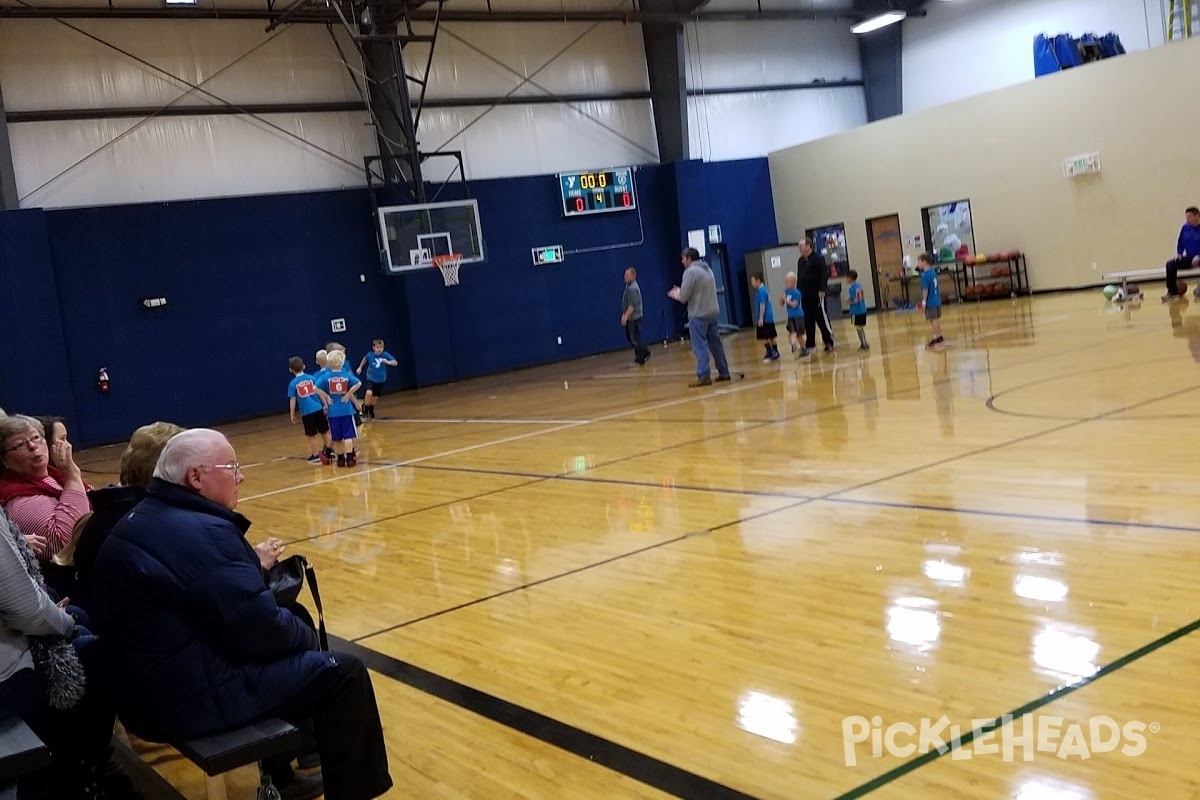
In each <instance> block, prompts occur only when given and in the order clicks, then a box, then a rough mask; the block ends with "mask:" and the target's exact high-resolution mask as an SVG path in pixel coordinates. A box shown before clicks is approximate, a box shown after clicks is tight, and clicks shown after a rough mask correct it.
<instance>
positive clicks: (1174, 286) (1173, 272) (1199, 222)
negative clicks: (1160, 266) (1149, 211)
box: [1162, 206, 1200, 303]
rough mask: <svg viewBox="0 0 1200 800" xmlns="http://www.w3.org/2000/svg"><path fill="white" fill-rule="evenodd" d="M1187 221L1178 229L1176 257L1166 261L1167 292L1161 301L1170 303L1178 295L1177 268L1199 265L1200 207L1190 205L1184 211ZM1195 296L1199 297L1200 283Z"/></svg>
mask: <svg viewBox="0 0 1200 800" xmlns="http://www.w3.org/2000/svg"><path fill="white" fill-rule="evenodd" d="M1184 213H1185V214H1186V215H1187V222H1186V223H1184V226H1183V229H1182V230H1180V231H1179V243H1178V245H1177V246H1176V248H1175V250H1176V252H1177V253H1179V255H1178V257H1176V258H1173V259H1171V260H1170V261H1168V262H1167V293H1166V294H1164V295H1163V298H1162V299H1163V302H1164V303H1170V302H1172V301H1174V300H1176V299H1177V298H1178V297H1179V270H1181V269H1189V268H1192V267H1200V208H1196V206H1191V207H1190V208H1188V210H1187V211H1186V212H1184ZM1195 296H1196V297H1200V285H1197V286H1196V291H1195Z"/></svg>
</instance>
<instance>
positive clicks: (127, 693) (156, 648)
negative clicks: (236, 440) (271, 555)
mask: <svg viewBox="0 0 1200 800" xmlns="http://www.w3.org/2000/svg"><path fill="white" fill-rule="evenodd" d="M236 458H237V456H236V454H235V453H234V450H233V446H232V445H230V443H229V442H228V440H226V439H225V437H224V436H222V435H221V434H220V433H218V432H217V431H213V430H207V429H196V430H189V431H185V432H183V433H180V434H178V435H177V436H175V437H174V438H172V439H171V440H170V441H169V442H168V443H167V445H166V447H165V448H164V449H163V452H162V455H161V456H160V457H159V460H158V465H157V466H156V468H155V471H154V480H152V481H151V483H150V486H149V488H148V490H147V497H146V499H144V500H143V501H142V502H141V503H139V504H138V505H137V506H136V507H135V508H134V510H133V511H132V512H130V513H129V514H128V515H127V516H126V517H125V518H124V519H122V520H121V521H120V522H119V523H118V524H117V526H116V527H115V528H114V529H113V532H112V533H111V534H110V535H109V537H108V541H106V542H105V543H104V546H103V547H102V548H101V550H100V554H99V556H98V557H97V559H96V564H95V571H94V574H93V585H94V589H95V595H94V611H93V617H94V619H95V622H96V630H97V631H98V632H99V633H100V634H101V637H102V641H103V642H104V644H105V647H104V653H105V657H106V658H107V659H108V660H109V663H108V668H109V672H110V674H111V676H112V681H113V684H114V692H115V695H116V700H117V710H118V713H119V714H120V717H121V721H122V722H123V723H124V724H125V726H126V727H127V728H128V729H129V730H130V731H131V732H132V733H134V734H136V735H138V736H140V737H142V738H143V739H148V740H150V741H156V742H167V743H170V742H176V743H179V742H182V741H187V740H191V739H195V738H197V737H202V736H209V735H213V734H218V733H221V732H223V731H228V730H231V729H236V728H240V727H243V726H245V725H247V724H249V723H251V722H254V721H257V720H261V719H267V718H272V717H281V718H283V719H285V720H288V721H289V722H293V723H303V722H305V721H309V720H311V722H312V727H313V733H314V736H315V739H316V744H317V750H318V752H319V753H320V757H321V765H322V770H323V772H324V775H323V778H324V793H325V797H326V798H327V800H370V799H371V798H375V797H379V796H380V795H382V794H383V793H385V792H386V791H387V790H388V789H389V788H391V785H392V780H391V777H390V775H389V774H388V764H387V751H386V750H385V747H384V740H383V729H382V725H381V724H380V721H379V710H378V708H377V706H376V703H375V692H374V689H373V687H372V686H371V678H370V674H369V673H368V672H367V670H366V668H365V667H364V666H363V664H362V662H361V661H359V660H358V659H356V658H354V657H352V656H347V655H343V654H340V653H324V652H320V651H318V650H317V647H318V643H317V637H316V635H315V633H314V632H313V630H312V629H311V628H309V627H308V626H307V625H305V624H303V623H301V622H300V621H299V620H298V619H297V618H296V617H295V616H294V615H293V614H292V613H291V612H289V611H288V610H286V609H284V608H280V607H279V605H278V604H277V603H276V602H275V598H274V596H273V595H272V594H271V592H270V590H269V589H268V588H267V586H266V583H265V582H264V580H263V570H262V564H261V563H260V560H259V557H258V554H257V553H256V552H255V550H254V548H252V547H251V546H250V544H249V542H247V541H246V538H245V533H246V530H247V529H248V528H249V527H250V522H249V520H247V519H246V518H245V517H243V516H242V515H240V514H238V513H237V512H235V511H234V508H235V507H236V506H237V502H238V484H240V483H241V482H242V480H243V479H244V476H243V475H242V473H241V470H240V469H239V466H238V463H237V460H236ZM264 766H265V767H266V768H267V769H268V771H269V772H270V773H271V777H272V779H273V782H274V783H275V785H276V786H277V787H279V788H280V791H281V792H282V793H283V795H284V797H285V798H289V797H313V796H315V795H316V794H319V793H320V791H321V786H320V780H319V779H318V780H317V785H316V786H315V787H314V786H312V785H311V784H310V783H309V781H308V779H306V778H300V777H298V776H294V774H293V773H292V772H291V769H290V767H286V768H285V770H284V771H283V774H277V773H278V772H280V771H281V769H283V768H281V767H279V765H277V764H270V765H264Z"/></svg>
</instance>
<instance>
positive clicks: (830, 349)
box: [825, 342, 833, 353]
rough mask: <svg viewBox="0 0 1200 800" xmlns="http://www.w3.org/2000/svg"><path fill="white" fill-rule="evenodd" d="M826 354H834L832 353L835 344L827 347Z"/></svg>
mask: <svg viewBox="0 0 1200 800" xmlns="http://www.w3.org/2000/svg"><path fill="white" fill-rule="evenodd" d="M825 352H826V353H832V352H833V342H830V343H829V344H827V345H825Z"/></svg>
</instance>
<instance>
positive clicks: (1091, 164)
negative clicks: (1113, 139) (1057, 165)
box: [1063, 153, 1100, 178]
mask: <svg viewBox="0 0 1200 800" xmlns="http://www.w3.org/2000/svg"><path fill="white" fill-rule="evenodd" d="M1099 171H1100V154H1099V153H1085V154H1083V155H1081V156H1071V157H1070V158H1068V159H1065V160H1064V161H1063V175H1065V176H1067V177H1068V178H1077V177H1079V176H1080V175H1094V174H1096V173H1097V172H1099Z"/></svg>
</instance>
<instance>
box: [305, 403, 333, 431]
mask: <svg viewBox="0 0 1200 800" xmlns="http://www.w3.org/2000/svg"><path fill="white" fill-rule="evenodd" d="M300 421H301V422H302V423H304V435H305V436H320V435H321V434H322V433H329V418H328V417H326V416H325V410H324V409H322V410H320V411H314V412H312V413H311V414H305V415H304V416H303V417H301V418H300Z"/></svg>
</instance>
